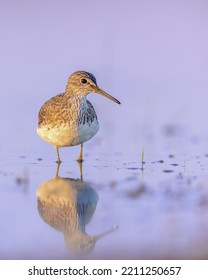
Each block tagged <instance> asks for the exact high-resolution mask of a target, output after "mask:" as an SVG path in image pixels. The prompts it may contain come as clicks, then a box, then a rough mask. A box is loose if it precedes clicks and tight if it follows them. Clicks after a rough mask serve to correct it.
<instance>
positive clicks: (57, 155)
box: [55, 147, 61, 164]
mask: <svg viewBox="0 0 208 280" xmlns="http://www.w3.org/2000/svg"><path fill="white" fill-rule="evenodd" d="M55 149H56V157H57V163H58V164H60V163H61V159H60V156H59V150H58V147H55Z"/></svg>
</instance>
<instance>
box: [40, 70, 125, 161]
mask: <svg viewBox="0 0 208 280" xmlns="http://www.w3.org/2000/svg"><path fill="white" fill-rule="evenodd" d="M90 92H94V93H99V94H101V95H103V96H105V97H107V98H109V99H111V100H112V101H114V102H116V103H118V104H120V102H119V101H118V100H117V99H115V98H114V97H112V96H111V95H109V94H108V93H106V92H105V91H103V90H102V89H100V88H99V87H98V85H97V82H96V79H95V77H94V76H93V75H92V74H90V73H88V72H85V71H77V72H75V73H73V74H72V75H71V76H70V77H69V80H68V83H67V86H66V90H65V92H64V93H61V94H59V95H56V96H54V97H53V98H51V99H50V100H48V101H46V102H45V103H44V104H43V106H42V107H41V109H40V112H39V115H38V129H37V133H38V135H39V136H40V137H41V138H42V139H44V140H45V141H46V142H48V143H50V144H52V145H53V146H54V147H55V149H56V156H57V160H58V162H60V161H61V160H60V156H59V150H58V148H59V147H69V146H75V145H81V149H80V155H79V158H78V161H82V147H83V143H84V142H86V141H88V140H89V139H91V138H92V137H93V136H94V135H95V134H96V133H97V131H98V129H99V124H98V120H97V115H96V113H95V110H94V108H93V106H92V104H91V103H90V102H89V101H88V100H87V98H86V97H87V95H88V94H89V93H90Z"/></svg>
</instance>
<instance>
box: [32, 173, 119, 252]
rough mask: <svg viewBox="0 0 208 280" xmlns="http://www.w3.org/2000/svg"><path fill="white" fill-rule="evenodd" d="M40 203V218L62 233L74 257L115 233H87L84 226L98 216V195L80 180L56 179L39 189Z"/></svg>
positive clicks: (38, 197) (45, 183)
mask: <svg viewBox="0 0 208 280" xmlns="http://www.w3.org/2000/svg"><path fill="white" fill-rule="evenodd" d="M57 173H58V172H57ZM37 199H38V211H39V213H40V216H41V218H42V219H43V220H44V221H45V222H46V223H47V224H49V225H50V226H52V227H53V228H55V229H56V230H59V231H62V232H63V234H64V238H65V241H66V244H67V246H68V248H69V250H70V251H71V252H73V253H84V252H89V251H91V250H92V249H93V247H94V245H95V243H96V241H97V240H99V239H100V238H102V237H104V236H105V235H106V234H108V233H110V232H112V231H113V230H114V229H116V227H115V228H113V229H110V230H108V231H106V232H104V233H102V234H100V235H97V236H91V235H88V234H87V233H86V232H85V225H86V224H87V223H89V221H90V220H91V218H92V216H93V214H94V212H95V209H96V205H97V202H98V194H97V192H96V191H95V190H94V189H93V188H91V187H90V186H89V184H87V183H85V182H84V181H82V180H81V179H70V178H61V177H58V176H56V177H55V178H53V179H50V180H48V181H46V182H44V183H43V184H41V185H40V187H39V188H38V190H37Z"/></svg>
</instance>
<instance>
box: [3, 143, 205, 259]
mask: <svg viewBox="0 0 208 280" xmlns="http://www.w3.org/2000/svg"><path fill="white" fill-rule="evenodd" d="M71 149H73V148H71ZM64 151H66V152H67V149H63V150H62V151H61V152H62V155H63V154H64ZM41 152H42V154H43V157H42V158H41V157H39V156H37V154H33V156H32V155H24V154H21V153H19V154H15V153H14V154H13V155H11V156H10V158H9V159H8V160H6V159H3V160H2V161H1V162H0V177H1V186H0V205H1V211H0V220H1V232H0V237H1V245H0V258H1V259H83V258H85V259H106V258H107V259H114V258H116V259H152V258H155V259H161V258H165V259H172V258H174V259H184V258H185V259H201V258H202V259H204V258H205V259H206V258H207V257H208V245H207V244H208V242H207V241H208V225H207V220H208V188H207V174H206V168H207V164H208V157H207V155H206V154H199V155H197V156H190V157H187V156H186V158H185V160H184V157H181V156H177V155H174V154H168V153H166V152H165V151H163V153H160V157H159V156H157V155H156V156H155V155H154V154H153V153H151V154H149V155H147V156H146V157H145V155H146V154H145V151H144V158H143V160H144V162H142V161H141V159H142V158H141V157H140V159H137V160H135V155H134V154H130V153H129V155H128V156H126V155H125V154H123V153H122V152H121V153H117V154H113V155H112V154H110V153H101V152H100V154H99V156H98V152H99V150H98V149H94V150H93V149H90V150H88V153H89V152H90V153H89V154H87V153H86V152H85V161H84V162H83V164H82V166H79V164H78V163H77V162H76V161H75V160H73V159H68V160H65V159H64V162H63V163H61V165H60V168H59V170H57V168H58V166H57V164H56V163H55V161H54V157H55V152H54V150H53V149H50V154H49V155H46V154H44V151H39V154H41ZM141 155H142V151H141ZM53 156H54V157H53ZM80 168H81V169H80ZM57 172H58V173H57ZM81 177H82V178H81ZM102 234H103V235H104V236H101V235H102ZM101 237H102V238H101Z"/></svg>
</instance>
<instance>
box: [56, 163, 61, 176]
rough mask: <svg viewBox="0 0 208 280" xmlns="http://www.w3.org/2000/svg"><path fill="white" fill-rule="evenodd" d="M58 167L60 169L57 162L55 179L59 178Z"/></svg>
mask: <svg viewBox="0 0 208 280" xmlns="http://www.w3.org/2000/svg"><path fill="white" fill-rule="evenodd" d="M59 167H60V162H57V166H56V175H55V178H57V177H59Z"/></svg>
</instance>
